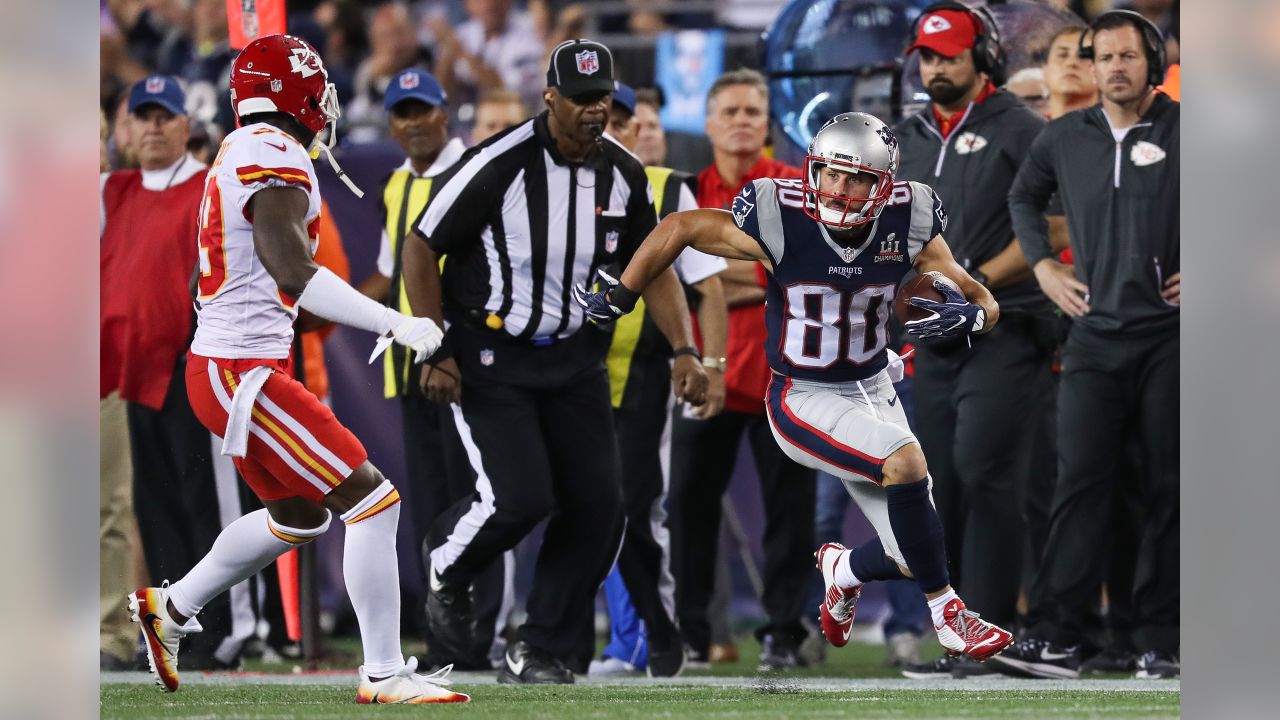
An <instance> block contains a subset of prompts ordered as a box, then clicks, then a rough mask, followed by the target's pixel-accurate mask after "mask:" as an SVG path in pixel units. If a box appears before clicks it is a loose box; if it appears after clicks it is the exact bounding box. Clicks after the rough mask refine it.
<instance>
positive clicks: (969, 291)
mask: <svg viewBox="0 0 1280 720" xmlns="http://www.w3.org/2000/svg"><path fill="white" fill-rule="evenodd" d="M915 269H916V272H919V273H920V274H922V275H923V274H924V273H927V272H932V271H937V272H940V273H942V274H943V275H946V276H947V277H948V278H950V279H951V280H952V281H954V282H955V284H956V285H958V286H959V287H960V292H962V293H964V296H965V299H967V300H968V301H969V302H971V303H973V304H975V305H977V306H978V307H980V308H982V310H983V312H984V313H986V318H985V320H984V322H983V323H982V328H981V329H979V330H978V331H977V334H979V335H981V334H983V333H986V332H990V331H991V328H993V327H995V326H996V323H997V322H999V321H1000V305H999V304H997V303H996V299H995V297H993V296H992V295H991V291H990V290H988V289H986V288H985V287H983V286H982V283H980V282H978V281H977V280H974V279H973V278H972V277H970V275H969V273H968V272H966V271H965V269H964V268H962V267H960V263H958V262H956V259H955V256H953V255H952V254H951V248H950V247H949V246H948V245H947V241H946V240H944V239H943V238H942V235H941V234H939V235H936V236H934V238H933V240H930V241H929V242H928V244H926V245H925V246H924V249H923V250H921V251H920V252H919V254H917V255H916V258H915Z"/></svg>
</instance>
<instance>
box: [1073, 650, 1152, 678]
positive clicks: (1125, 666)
mask: <svg viewBox="0 0 1280 720" xmlns="http://www.w3.org/2000/svg"><path fill="white" fill-rule="evenodd" d="M1136 669H1138V656H1137V655H1135V654H1133V653H1132V652H1131V651H1129V650H1120V649H1116V648H1107V649H1106V650H1103V651H1102V652H1100V653H1098V654H1097V655H1094V656H1093V657H1091V658H1089V659H1088V660H1085V661H1084V662H1082V663H1080V674H1081V675H1088V674H1091V673H1131V672H1133V671H1134V670H1136Z"/></svg>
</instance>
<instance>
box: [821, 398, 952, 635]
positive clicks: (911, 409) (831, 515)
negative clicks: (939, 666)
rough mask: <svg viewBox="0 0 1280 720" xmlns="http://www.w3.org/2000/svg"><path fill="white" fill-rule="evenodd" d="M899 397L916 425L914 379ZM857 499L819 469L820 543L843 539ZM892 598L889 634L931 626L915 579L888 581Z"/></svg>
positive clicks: (886, 630) (886, 629)
mask: <svg viewBox="0 0 1280 720" xmlns="http://www.w3.org/2000/svg"><path fill="white" fill-rule="evenodd" d="M894 387H895V388H896V389H897V391H898V397H899V398H901V399H902V409H903V411H904V412H905V413H906V415H907V424H909V425H912V426H914V425H915V402H914V400H915V398H914V397H913V396H912V392H911V390H912V388H911V378H903V380H902V382H899V383H897V384H896V385H895V386H894ZM852 503H853V499H852V498H850V497H849V493H848V492H847V491H846V490H845V488H844V483H843V482H841V480H840V478H838V477H836V476H834V475H831V474H829V473H825V472H821V471H819V472H818V484H817V509H816V511H815V515H814V522H813V525H814V534H815V535H816V536H817V541H818V543H824V542H828V541H830V540H831V539H833V538H839V537H840V536H841V534H842V533H843V529H844V516H845V513H846V512H848V510H849V506H850V505H851V504H852ZM885 589H886V591H887V593H888V598H889V617H888V619H887V620H885V623H884V634H885V635H886V636H889V635H896V634H898V633H904V632H905V633H911V634H913V635H923V634H924V633H925V631H926V630H927V629H928V628H929V624H930V616H929V606H928V604H926V603H925V600H924V594H923V593H921V592H920V588H919V586H917V585H916V583H915V581H914V580H894V581H891V582H887V583H885ZM821 593H822V589H821V588H819V595H818V598H819V600H818V602H819V603H820V602H822V600H821V597H822V594H821Z"/></svg>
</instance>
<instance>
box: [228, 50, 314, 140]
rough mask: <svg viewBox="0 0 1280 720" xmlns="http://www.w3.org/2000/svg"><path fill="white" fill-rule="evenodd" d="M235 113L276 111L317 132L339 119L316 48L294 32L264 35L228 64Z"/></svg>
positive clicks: (240, 115)
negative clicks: (229, 65)
mask: <svg viewBox="0 0 1280 720" xmlns="http://www.w3.org/2000/svg"><path fill="white" fill-rule="evenodd" d="M231 99H232V104H233V109H234V110H235V113H236V116H237V117H245V116H248V115H254V114H257V113H269V112H278V113H284V114H286V115H289V116H290V117H292V118H293V119H294V120H297V121H298V123H299V124H301V125H302V126H303V127H305V128H306V129H308V130H310V131H311V132H313V133H319V132H320V131H321V130H323V129H324V128H325V126H326V125H328V124H329V123H331V122H333V121H334V120H336V119H338V115H339V109H338V96H337V92H336V91H335V89H334V87H333V85H332V84H331V83H330V82H329V74H328V73H327V72H326V71H325V69H324V63H323V62H322V61H321V60H320V55H319V54H317V53H316V51H315V48H313V47H311V45H309V44H307V42H306V41H304V40H301V39H299V38H296V37H293V36H292V35H266V36H263V37H260V38H257V39H256V40H254V41H253V42H251V43H249V44H248V45H246V46H245V48H244V50H242V51H241V52H240V55H238V56H237V57H236V59H235V62H233V63H232V65H231Z"/></svg>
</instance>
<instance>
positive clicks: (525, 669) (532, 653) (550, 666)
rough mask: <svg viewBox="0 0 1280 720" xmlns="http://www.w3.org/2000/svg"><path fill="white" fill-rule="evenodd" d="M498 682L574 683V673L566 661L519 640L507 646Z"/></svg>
mask: <svg viewBox="0 0 1280 720" xmlns="http://www.w3.org/2000/svg"><path fill="white" fill-rule="evenodd" d="M498 682H500V683H503V684H506V685H572V684H573V673H572V672H570V671H569V668H567V667H565V666H564V663H562V662H560V661H559V660H558V659H556V658H553V657H551V656H550V655H547V654H546V653H544V652H542V651H541V650H538V649H537V648H535V647H532V646H531V645H529V643H527V642H525V641H523V640H518V641H516V642H515V643H513V644H512V645H511V647H509V648H507V654H506V655H505V656H503V658H502V667H500V668H498Z"/></svg>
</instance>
